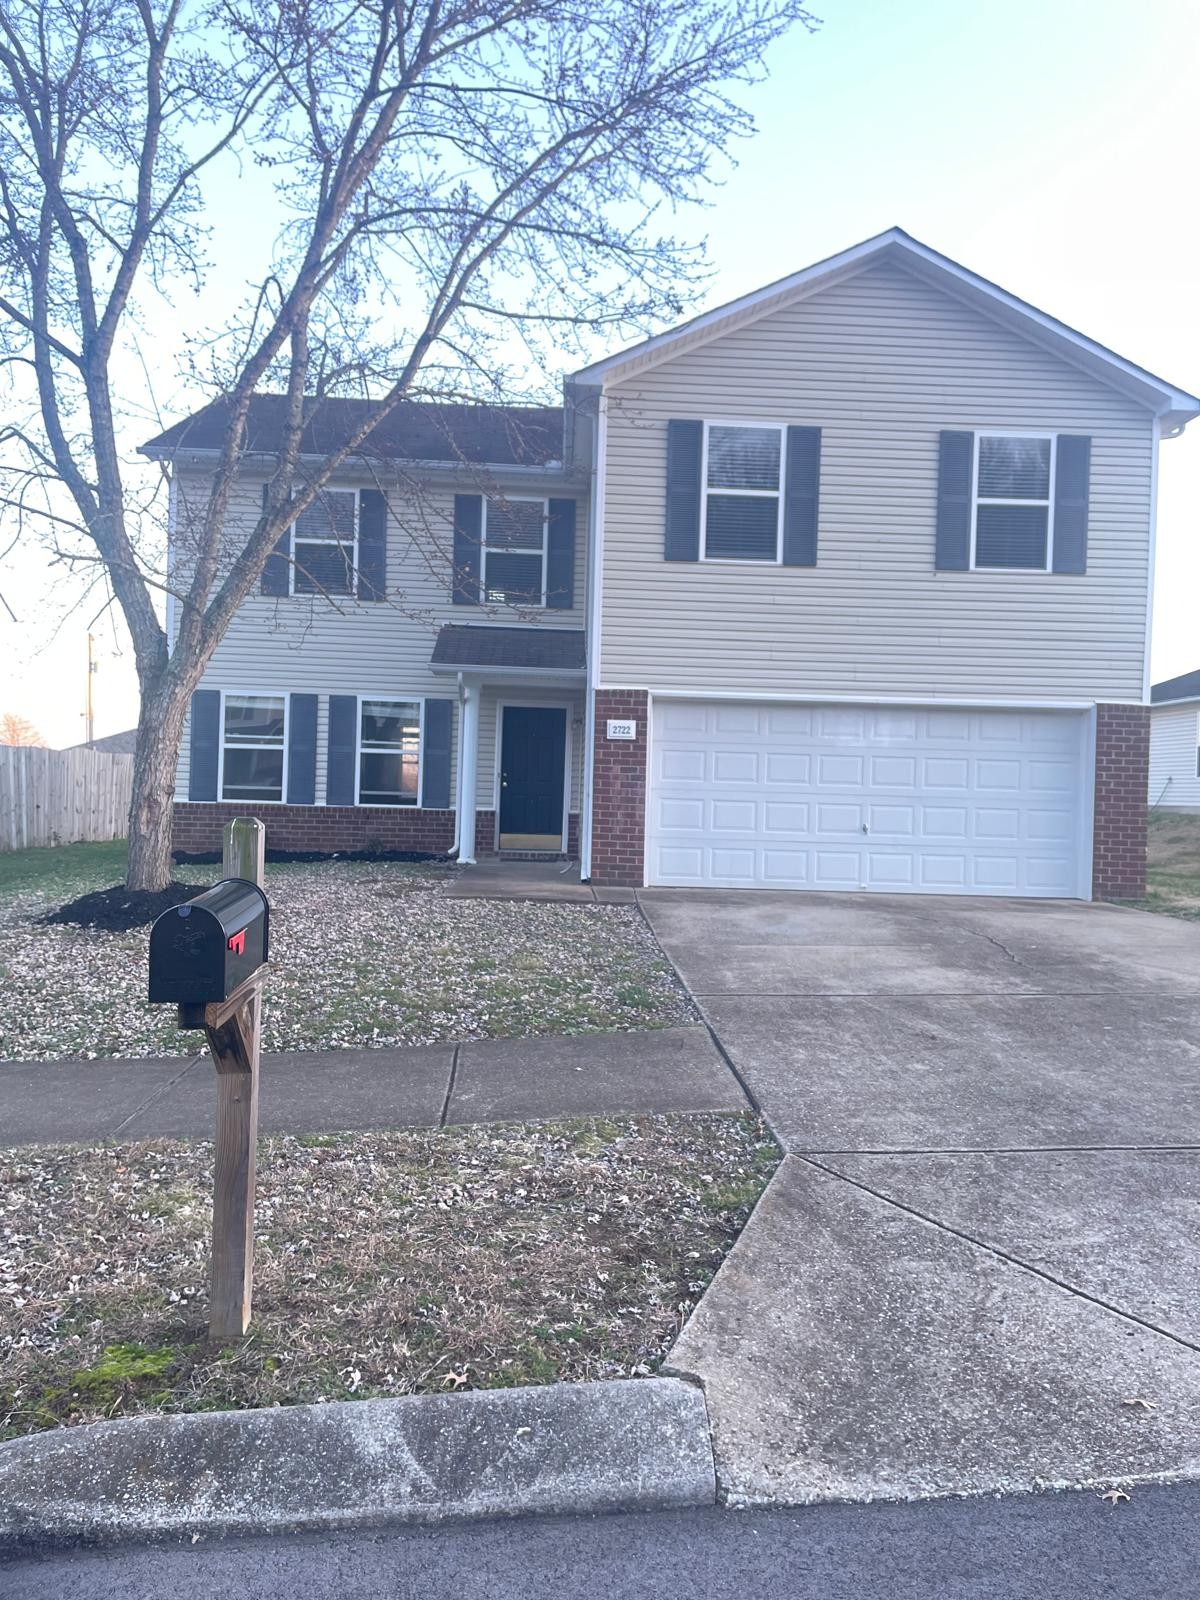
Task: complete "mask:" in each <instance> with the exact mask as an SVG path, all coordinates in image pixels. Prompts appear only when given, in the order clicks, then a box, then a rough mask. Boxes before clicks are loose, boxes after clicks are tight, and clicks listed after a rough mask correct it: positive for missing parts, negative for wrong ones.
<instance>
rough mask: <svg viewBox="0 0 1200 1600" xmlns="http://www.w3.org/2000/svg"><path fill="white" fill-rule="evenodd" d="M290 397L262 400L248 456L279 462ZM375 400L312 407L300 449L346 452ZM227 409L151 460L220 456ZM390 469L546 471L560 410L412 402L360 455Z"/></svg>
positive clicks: (153, 444) (200, 420)
mask: <svg viewBox="0 0 1200 1600" xmlns="http://www.w3.org/2000/svg"><path fill="white" fill-rule="evenodd" d="M284 403H285V397H284V396H283V395H281V394H259V395H255V396H254V398H253V399H252V400H251V402H250V416H249V419H248V422H247V428H246V453H247V454H248V455H259V454H261V455H274V454H276V453H277V452H278V450H279V447H280V444H281V442H282V438H283V420H284ZM371 405H372V402H371V401H369V400H351V399H332V400H321V401H313V402H312V403H311V409H310V411H309V415H308V418H307V420H306V422H305V425H304V433H303V436H302V438H301V443H300V448H301V451H302V452H303V453H304V454H305V455H312V456H322V455H328V454H330V453H331V452H332V451H334V450H337V449H340V448H341V447H342V446H343V445H344V444H345V442H346V440H347V439H348V438H349V437H350V436H351V435H352V434H353V432H354V430H355V428H356V427H358V426H359V425H360V424H361V423H362V421H363V420H364V418H365V417H366V416H368V415H369V413H370V409H371ZM227 410H228V402H227V401H225V400H214V401H213V402H212V404H211V405H207V406H205V407H204V409H203V410H202V411H197V412H195V413H194V414H193V415H192V416H190V417H185V418H184V419H183V421H182V422H177V423H175V425H174V426H173V427H170V428H168V429H166V431H165V432H164V433H160V434H158V435H157V436H156V437H155V438H153V439H150V440H148V441H147V442H146V443H145V444H144V445H143V446H142V450H143V451H144V452H145V453H146V454H147V455H152V456H159V455H170V454H171V453H172V452H174V451H177V450H217V449H220V447H221V445H222V444H223V442H224V433H225V425H226V416H227ZM356 453H357V454H359V455H365V456H373V457H375V458H376V459H378V460H391V461H447V462H471V463H473V464H476V465H478V464H481V463H484V462H486V463H488V464H490V465H494V466H545V465H547V464H548V463H550V462H560V461H561V460H562V453H563V413H562V407H561V406H500V405H496V406H487V405H440V404H435V403H434V402H433V401H424V400H409V401H406V402H404V403H403V404H402V405H398V406H397V407H396V408H395V409H394V410H393V411H390V412H389V413H388V415H387V416H386V417H385V418H384V419H383V421H382V422H381V423H380V424H379V425H378V427H376V428H375V429H373V430H372V432H371V433H369V434H368V435H367V437H366V440H365V441H364V443H363V444H362V445H361V446H360V447H359V449H358V451H357V452H356Z"/></svg>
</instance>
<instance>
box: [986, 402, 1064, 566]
mask: <svg viewBox="0 0 1200 1600" xmlns="http://www.w3.org/2000/svg"><path fill="white" fill-rule="evenodd" d="M974 490H975V493H974V514H973V518H972V528H973V545H972V556H971V565H972V566H973V567H1022V568H1026V569H1028V570H1031V571H1035V572H1046V571H1048V570H1049V568H1050V556H1051V550H1052V548H1053V538H1054V526H1053V523H1054V519H1053V514H1052V511H1051V507H1052V504H1053V500H1054V438H1053V436H1052V435H1051V434H1012V433H979V434H976V435H975V480H974Z"/></svg>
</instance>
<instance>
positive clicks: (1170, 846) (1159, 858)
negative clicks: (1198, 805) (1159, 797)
mask: <svg viewBox="0 0 1200 1600" xmlns="http://www.w3.org/2000/svg"><path fill="white" fill-rule="evenodd" d="M1146 844H1147V859H1146V900H1145V905H1146V909H1147V910H1148V911H1165V912H1168V913H1169V914H1170V915H1171V916H1175V917H1191V918H1198V919H1200V812H1186V811H1152V812H1151V813H1150V824H1149V828H1148V830H1147V835H1146Z"/></svg>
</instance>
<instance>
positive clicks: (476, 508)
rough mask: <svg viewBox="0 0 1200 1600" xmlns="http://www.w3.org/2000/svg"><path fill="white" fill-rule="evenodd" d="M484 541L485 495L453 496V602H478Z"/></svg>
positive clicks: (461, 603) (473, 603)
mask: <svg viewBox="0 0 1200 1600" xmlns="http://www.w3.org/2000/svg"><path fill="white" fill-rule="evenodd" d="M482 542H483V496H482V495H481V494H456V495H455V496H454V604H455V605H456V606H477V605H478V604H479V550H480V546H481V544H482Z"/></svg>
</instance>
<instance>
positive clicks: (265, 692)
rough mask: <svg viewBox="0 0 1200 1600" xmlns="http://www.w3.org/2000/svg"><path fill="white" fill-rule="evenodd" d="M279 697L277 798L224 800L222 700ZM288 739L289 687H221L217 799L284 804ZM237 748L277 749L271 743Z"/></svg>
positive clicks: (224, 802) (242, 803) (233, 802)
mask: <svg viewBox="0 0 1200 1600" xmlns="http://www.w3.org/2000/svg"><path fill="white" fill-rule="evenodd" d="M268 696H269V697H271V698H272V699H276V700H278V699H282V700H283V772H282V774H281V779H282V781H281V782H280V785H279V799H278V800H266V799H263V798H261V797H256V798H255V799H253V800H227V799H226V798H225V701H226V700H227V699H231V700H248V699H253V700H265V699H267V698H268ZM291 742H292V694H291V690H290V689H222V690H221V722H220V738H219V739H218V741H217V799H218V801H219V802H220V803H221V804H222V805H227V806H285V805H287V803H288V797H287V790H288V752H289V750H290V749H291ZM235 748H236V749H238V750H277V749H278V748H279V746H278V745H275V744H238V745H236V746H235Z"/></svg>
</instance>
